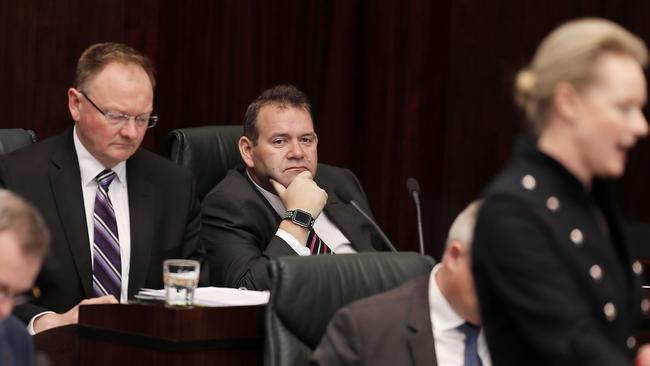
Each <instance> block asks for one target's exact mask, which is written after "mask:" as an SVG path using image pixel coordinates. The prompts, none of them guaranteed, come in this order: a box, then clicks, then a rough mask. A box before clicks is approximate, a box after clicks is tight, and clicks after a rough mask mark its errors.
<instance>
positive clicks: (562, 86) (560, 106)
mask: <svg viewBox="0 0 650 366" xmlns="http://www.w3.org/2000/svg"><path fill="white" fill-rule="evenodd" d="M579 106H580V94H579V93H578V91H577V90H576V89H575V88H574V87H573V85H571V84H569V83H566V82H561V83H559V84H558V85H556V86H555V90H554V91H553V111H554V112H555V114H556V115H557V116H558V117H560V119H561V120H563V121H567V122H569V123H573V122H574V121H575V118H576V116H577V115H578V110H579Z"/></svg>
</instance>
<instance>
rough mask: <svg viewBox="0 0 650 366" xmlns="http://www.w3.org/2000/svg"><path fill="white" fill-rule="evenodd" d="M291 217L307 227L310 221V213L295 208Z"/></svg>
mask: <svg viewBox="0 0 650 366" xmlns="http://www.w3.org/2000/svg"><path fill="white" fill-rule="evenodd" d="M293 219H294V221H296V222H297V223H300V224H301V225H303V226H305V227H307V226H309V223H310V222H311V215H310V214H308V213H307V212H304V211H299V210H296V211H295V212H294V213H293Z"/></svg>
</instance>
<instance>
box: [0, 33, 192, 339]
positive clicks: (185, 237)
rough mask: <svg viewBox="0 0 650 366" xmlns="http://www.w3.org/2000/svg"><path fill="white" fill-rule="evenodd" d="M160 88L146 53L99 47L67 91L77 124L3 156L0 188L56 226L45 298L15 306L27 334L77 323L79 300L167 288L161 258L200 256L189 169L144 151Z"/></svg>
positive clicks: (44, 275)
mask: <svg viewBox="0 0 650 366" xmlns="http://www.w3.org/2000/svg"><path fill="white" fill-rule="evenodd" d="M154 87H155V78H154V75H153V67H152V65H151V62H150V61H149V59H147V58H146V57H145V56H143V55H142V54H140V53H139V52H138V51H136V50H134V49H133V48H131V47H129V46H126V45H123V44H115V43H102V44H95V45H93V46H91V47H89V48H88V49H86V51H84V53H83V54H82V55H81V57H80V58H79V61H78V64H77V70H76V74H75V81H74V87H73V88H70V89H69V90H68V109H69V110H70V115H71V116H72V119H73V120H74V122H75V123H74V127H72V128H70V129H68V131H66V132H65V133H63V134H62V135H59V136H56V137H53V138H50V139H47V140H44V141H43V142H40V143H38V144H36V145H34V146H32V147H30V148H27V149H24V150H21V151H17V152H16V153H14V154H11V155H8V156H6V157H4V158H3V159H2V160H0V185H4V186H6V187H7V188H10V189H13V190H15V191H16V192H18V193H19V194H21V195H23V196H24V197H25V198H26V199H28V200H29V201H31V202H33V203H34V204H35V205H36V206H37V207H39V208H40V210H41V212H42V213H43V215H44V217H45V220H46V221H47V223H48V225H49V226H50V229H51V231H52V251H51V255H50V256H48V258H47V259H46V261H45V263H44V265H43V269H42V270H41V272H40V274H39V276H38V277H37V281H36V284H37V286H39V288H40V289H41V297H40V299H39V300H37V301H34V302H32V303H29V304H25V305H22V306H18V307H16V309H15V311H14V313H15V314H16V315H17V316H18V317H20V318H21V319H22V320H23V321H25V322H26V323H27V324H28V328H29V329H30V331H33V332H39V331H43V330H46V329H49V328H52V327H55V326H61V325H66V324H70V323H75V322H77V317H78V305H79V304H80V303H81V304H97V303H116V302H118V301H119V302H126V301H127V300H128V298H130V297H132V296H133V295H134V294H135V293H136V292H137V291H138V289H140V288H141V287H154V288H161V287H162V261H163V260H164V259H166V258H189V257H191V258H200V257H201V256H202V253H201V248H200V246H199V240H198V234H199V227H200V222H199V215H200V207H199V205H198V201H197V200H196V197H195V192H194V185H193V181H192V177H191V174H190V173H189V171H186V170H185V169H183V168H180V167H178V166H176V165H175V164H173V163H171V162H170V161H168V160H166V159H164V158H162V157H159V156H157V155H155V154H153V153H151V152H148V151H146V150H144V149H142V148H140V144H141V142H142V139H143V138H144V135H145V133H146V132H147V130H148V129H149V128H151V127H153V126H155V124H156V123H157V121H158V118H157V117H156V116H155V115H153V94H154V93H153V91H154Z"/></svg>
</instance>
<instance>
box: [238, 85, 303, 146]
mask: <svg viewBox="0 0 650 366" xmlns="http://www.w3.org/2000/svg"><path fill="white" fill-rule="evenodd" d="M269 104H274V105H276V106H277V107H278V108H281V109H284V108H288V107H293V108H302V109H304V110H306V111H307V112H308V113H309V116H310V117H311V105H310V104H309V99H308V98H307V96H306V95H305V93H303V92H301V91H300V90H299V89H298V88H296V87H295V86H293V85H289V84H284V85H276V86H274V87H272V88H270V89H267V90H265V91H264V92H262V94H260V96H259V97H257V99H255V100H254V101H253V102H252V103H251V104H250V105H249V106H248V108H247V109H246V115H245V116H244V136H246V137H248V138H249V139H250V140H251V141H253V144H255V145H257V138H258V137H259V131H258V129H257V116H258V115H259V114H260V110H261V109H262V107H264V106H265V105H269ZM312 119H313V118H312Z"/></svg>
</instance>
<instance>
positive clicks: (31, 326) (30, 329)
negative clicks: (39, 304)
mask: <svg viewBox="0 0 650 366" xmlns="http://www.w3.org/2000/svg"><path fill="white" fill-rule="evenodd" d="M45 314H54V312H53V311H44V312H42V313H40V314H36V315H34V317H33V318H32V319H31V320H30V321H29V324H27V331H28V332H29V334H30V335H34V334H36V332H35V331H34V320H36V319H38V318H39V317H41V316H43V315H45Z"/></svg>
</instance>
